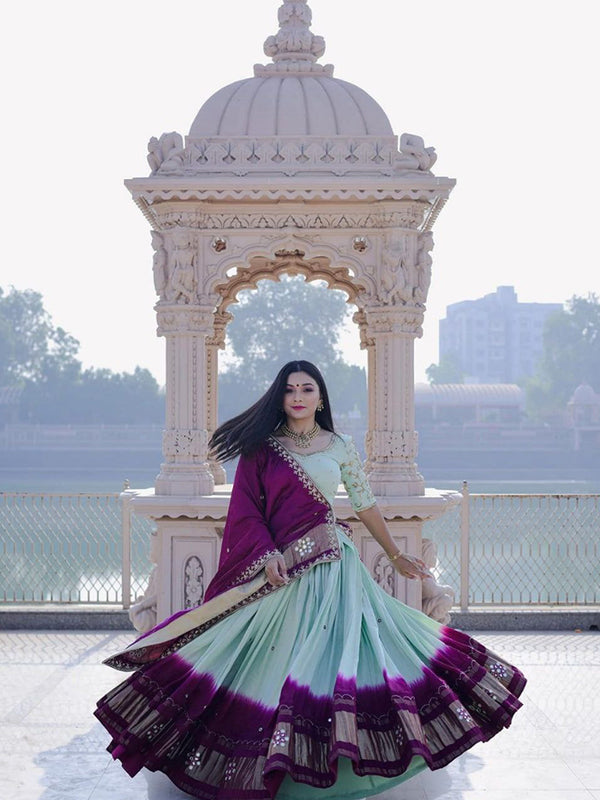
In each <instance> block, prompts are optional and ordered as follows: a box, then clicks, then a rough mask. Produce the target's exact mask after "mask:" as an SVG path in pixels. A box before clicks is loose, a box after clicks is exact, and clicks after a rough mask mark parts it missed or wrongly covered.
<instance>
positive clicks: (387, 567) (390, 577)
mask: <svg viewBox="0 0 600 800" xmlns="http://www.w3.org/2000/svg"><path fill="white" fill-rule="evenodd" d="M373 577H374V578H375V581H376V582H377V583H378V584H379V585H380V586H381V588H382V589H383V591H384V592H386V593H387V594H389V595H391V596H392V597H394V594H395V592H394V589H395V586H396V570H395V569H394V567H393V565H392V564H390V561H389V559H388V557H387V556H386V554H385V553H380V554H379V555H378V556H377V557H376V558H375V559H374V561H373Z"/></svg>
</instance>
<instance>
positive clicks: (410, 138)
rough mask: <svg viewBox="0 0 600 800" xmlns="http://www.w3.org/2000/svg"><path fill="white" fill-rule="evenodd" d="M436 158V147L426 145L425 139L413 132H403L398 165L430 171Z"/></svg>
mask: <svg viewBox="0 0 600 800" xmlns="http://www.w3.org/2000/svg"><path fill="white" fill-rule="evenodd" d="M436 160H437V155H436V152H435V147H425V142H424V141H423V139H422V138H421V137H420V136H415V135H414V134H413V133H403V134H402V136H401V137H400V154H399V155H398V157H397V158H396V165H397V166H399V167H402V168H404V169H414V170H421V171H422V172H428V171H429V170H430V169H431V167H433V165H434V164H435V162H436Z"/></svg>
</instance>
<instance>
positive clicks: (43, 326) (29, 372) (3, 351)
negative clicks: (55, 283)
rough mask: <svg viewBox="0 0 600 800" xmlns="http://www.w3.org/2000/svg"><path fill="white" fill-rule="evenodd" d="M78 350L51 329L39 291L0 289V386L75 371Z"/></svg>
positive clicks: (67, 337)
mask: <svg viewBox="0 0 600 800" xmlns="http://www.w3.org/2000/svg"><path fill="white" fill-rule="evenodd" d="M78 348H79V342H78V341H77V339H75V338H73V336H71V335H70V334H68V333H66V331H64V330H63V329H62V328H55V327H54V325H53V324H52V320H51V317H50V315H49V314H48V312H47V311H46V310H45V309H44V305H43V302H42V295H41V294H40V293H39V292H34V291H32V290H31V289H26V290H25V291H18V290H17V289H15V288H14V287H11V289H10V290H9V292H8V293H6V292H5V291H4V290H3V289H2V288H1V287H0V386H8V385H13V386H14V385H22V384H23V383H24V381H27V380H36V381H39V380H44V377H45V376H46V375H47V374H49V373H57V372H71V373H73V371H75V372H76V371H77V370H78V368H79V366H80V365H79V362H78V361H77V360H76V358H75V356H76V354H77V350H78Z"/></svg>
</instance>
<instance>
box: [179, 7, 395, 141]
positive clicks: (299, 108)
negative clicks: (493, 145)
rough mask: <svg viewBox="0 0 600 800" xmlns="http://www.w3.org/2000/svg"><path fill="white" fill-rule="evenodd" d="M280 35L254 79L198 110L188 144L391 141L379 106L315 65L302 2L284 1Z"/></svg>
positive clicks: (316, 44)
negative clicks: (283, 139)
mask: <svg viewBox="0 0 600 800" xmlns="http://www.w3.org/2000/svg"><path fill="white" fill-rule="evenodd" d="M278 18H279V26H280V28H279V32H278V33H277V35H276V36H269V38H268V39H267V40H266V42H265V45H264V51H265V54H266V55H268V56H271V57H272V59H273V63H271V64H266V65H263V64H257V65H255V67H254V75H255V77H254V78H246V79H245V80H241V81H237V82H236V83H232V84H230V85H229V86H225V87H224V88H223V89H220V90H219V91H218V92H216V93H215V94H214V95H213V96H212V97H211V98H209V99H208V100H207V101H206V103H204V105H203V106H202V108H201V109H200V111H199V112H198V115H197V116H196V119H195V120H194V122H193V124H192V127H191V130H190V138H192V139H197V138H202V137H208V136H229V137H231V136H234V137H236V136H261V137H262V136H393V135H394V134H393V130H392V127H391V125H390V123H389V120H388V118H387V116H386V114H385V112H384V111H383V109H382V108H381V106H380V105H379V104H378V103H376V102H375V100H373V98H372V97H371V96H370V95H369V94H367V92H365V91H363V90H362V89H360V88H359V87H358V86H354V84H352V83H347V82H346V81H341V80H338V79H337V78H333V77H332V75H333V66H332V65H331V64H326V65H323V64H318V63H316V62H317V59H318V58H319V57H320V56H322V55H323V53H324V52H325V41H324V39H323V37H321V36H315V35H314V34H313V33H311V31H310V23H311V18H312V14H311V10H310V8H309V7H308V5H307V4H306V0H284V2H283V5H282V6H281V7H280V9H279V12H278Z"/></svg>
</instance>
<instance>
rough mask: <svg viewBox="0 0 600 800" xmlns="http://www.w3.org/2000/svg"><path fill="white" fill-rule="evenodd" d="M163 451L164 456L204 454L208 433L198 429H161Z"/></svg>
mask: <svg viewBox="0 0 600 800" xmlns="http://www.w3.org/2000/svg"><path fill="white" fill-rule="evenodd" d="M162 440H163V453H164V455H165V457H167V458H169V457H171V458H174V457H175V456H204V454H206V450H207V448H208V433H207V431H205V430H200V429H191V430H190V429H182V428H176V429H175V430H168V431H163V437H162Z"/></svg>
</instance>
